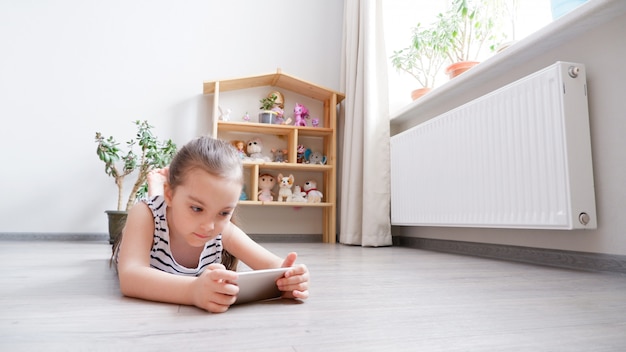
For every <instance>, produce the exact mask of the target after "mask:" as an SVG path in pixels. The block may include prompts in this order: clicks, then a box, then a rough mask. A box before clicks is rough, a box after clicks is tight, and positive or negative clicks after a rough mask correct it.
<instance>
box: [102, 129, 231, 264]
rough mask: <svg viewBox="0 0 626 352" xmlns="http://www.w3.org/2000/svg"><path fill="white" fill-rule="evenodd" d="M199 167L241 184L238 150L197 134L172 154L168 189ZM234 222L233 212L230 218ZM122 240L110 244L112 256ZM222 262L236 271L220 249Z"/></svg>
mask: <svg viewBox="0 0 626 352" xmlns="http://www.w3.org/2000/svg"><path fill="white" fill-rule="evenodd" d="M195 168H198V169H201V170H203V171H206V172H208V173H209V174H211V175H213V176H218V177H223V178H226V179H229V180H233V181H235V182H239V183H241V184H242V185H243V166H242V162H241V158H240V157H239V152H238V151H237V149H235V147H234V146H232V145H231V144H230V143H228V142H225V141H223V140H220V139H215V138H211V137H207V136H202V137H197V138H195V139H193V140H191V141H190V142H188V143H187V144H185V145H184V146H183V147H182V148H181V149H180V150H179V151H178V152H177V153H176V155H175V156H174V159H172V162H171V163H170V167H169V184H170V187H171V188H172V189H176V187H177V186H179V185H181V184H182V183H183V182H185V175H186V174H187V172H189V171H190V170H192V169H195ZM231 222H232V223H235V214H233V216H232V218H231ZM121 240H122V235H121V234H120V235H119V236H118V237H117V238H116V240H115V243H114V244H113V248H112V250H113V256H112V257H111V263H113V259H114V258H113V257H114V256H115V253H116V252H117V250H118V248H119V245H120V243H121ZM222 264H223V265H224V266H225V267H226V269H229V270H237V264H238V260H237V258H236V257H235V256H233V255H232V254H230V253H228V251H226V250H223V251H222Z"/></svg>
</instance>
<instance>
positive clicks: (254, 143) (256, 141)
mask: <svg viewBox="0 0 626 352" xmlns="http://www.w3.org/2000/svg"><path fill="white" fill-rule="evenodd" d="M262 151H263V142H262V141H261V138H258V137H255V138H252V139H251V140H249V141H248V145H247V147H246V153H248V157H249V158H250V159H251V160H260V161H270V158H269V157H268V156H265V155H263V153H262Z"/></svg>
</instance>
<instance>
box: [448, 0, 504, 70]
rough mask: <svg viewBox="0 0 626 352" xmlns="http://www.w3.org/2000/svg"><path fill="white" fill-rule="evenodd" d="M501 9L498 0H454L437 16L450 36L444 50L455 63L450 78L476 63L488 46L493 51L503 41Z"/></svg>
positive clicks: (449, 68)
mask: <svg viewBox="0 0 626 352" xmlns="http://www.w3.org/2000/svg"><path fill="white" fill-rule="evenodd" d="M500 12H501V11H500V8H499V5H498V1H495V0H452V3H451V6H450V7H449V9H448V10H447V11H446V12H445V13H443V14H439V15H438V16H437V17H438V20H439V26H440V28H441V29H442V30H443V31H444V32H445V36H446V37H447V38H448V43H447V45H446V50H445V51H446V53H447V55H448V58H449V60H450V62H451V63H452V64H451V65H450V66H448V67H447V68H446V74H448V76H450V78H453V77H456V76H458V75H459V74H461V73H463V72H465V71H467V70H469V69H470V68H472V67H473V66H475V65H477V64H478V61H476V60H478V58H479V56H480V54H481V53H483V52H484V50H486V49H487V46H488V49H490V50H491V51H494V50H495V48H496V47H497V45H498V44H499V43H500V42H501V41H502V39H503V38H502V36H503V35H502V34H501V31H499V29H500V28H501V24H500V22H501V21H502V16H501V15H502V14H501V13H500Z"/></svg>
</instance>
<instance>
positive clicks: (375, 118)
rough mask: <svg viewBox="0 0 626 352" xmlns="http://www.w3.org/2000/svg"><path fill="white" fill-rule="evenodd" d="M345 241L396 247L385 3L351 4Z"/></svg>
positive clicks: (346, 31) (345, 85) (346, 42)
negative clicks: (392, 230) (393, 237)
mask: <svg viewBox="0 0 626 352" xmlns="http://www.w3.org/2000/svg"><path fill="white" fill-rule="evenodd" d="M344 4H345V5H344V28H343V52H342V66H341V90H342V91H343V92H344V93H345V94H346V99H345V100H344V103H343V104H342V108H343V109H344V111H343V119H340V122H339V133H340V137H339V138H340V143H339V148H340V155H341V166H340V175H339V180H340V192H339V196H340V204H341V205H340V217H339V225H340V226H339V242H341V243H344V244H351V245H361V246H389V245H391V220H390V191H389V188H390V185H389V182H390V176H389V133H390V132H389V103H388V93H387V57H386V54H385V45H384V40H383V39H384V38H383V28H382V22H383V20H382V17H383V16H382V0H345V3H344Z"/></svg>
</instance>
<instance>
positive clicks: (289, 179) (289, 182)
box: [278, 174, 294, 202]
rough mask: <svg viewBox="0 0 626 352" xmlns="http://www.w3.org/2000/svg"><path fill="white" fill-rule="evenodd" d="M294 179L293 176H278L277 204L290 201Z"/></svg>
mask: <svg viewBox="0 0 626 352" xmlns="http://www.w3.org/2000/svg"><path fill="white" fill-rule="evenodd" d="M293 182H294V178H293V175H289V176H283V174H278V187H279V188H278V201H279V202H289V201H291V196H292V194H293V192H291V186H293Z"/></svg>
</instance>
